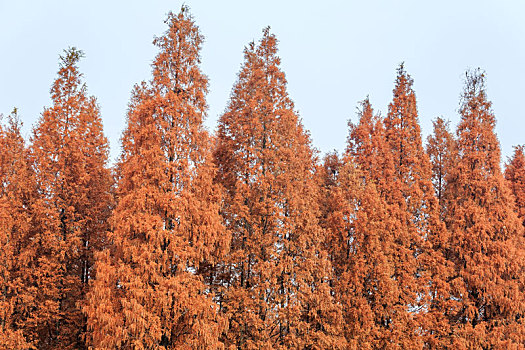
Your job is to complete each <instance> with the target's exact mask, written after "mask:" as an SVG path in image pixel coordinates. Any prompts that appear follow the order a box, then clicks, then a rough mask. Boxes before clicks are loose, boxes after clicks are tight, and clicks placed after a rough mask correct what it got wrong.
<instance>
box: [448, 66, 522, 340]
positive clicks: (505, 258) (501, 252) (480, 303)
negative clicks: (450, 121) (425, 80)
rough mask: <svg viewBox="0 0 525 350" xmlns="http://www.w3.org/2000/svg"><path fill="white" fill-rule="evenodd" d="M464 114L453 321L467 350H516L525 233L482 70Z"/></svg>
mask: <svg viewBox="0 0 525 350" xmlns="http://www.w3.org/2000/svg"><path fill="white" fill-rule="evenodd" d="M460 114H461V121H460V123H459V126H458V130H457V141H458V151H459V161H458V163H457V166H456V167H455V168H454V171H453V174H452V176H451V177H450V180H449V183H448V185H447V186H448V189H447V191H450V192H451V193H452V194H453V195H452V196H451V199H450V202H449V204H448V205H447V206H448V207H447V225H448V227H449V230H450V232H451V244H450V253H449V258H450V259H451V260H452V261H453V262H454V263H455V274H454V279H453V280H451V284H454V285H457V286H458V287H459V288H458V289H457V290H456V291H455V297H456V298H457V299H458V300H459V301H460V303H461V308H460V309H459V310H458V312H457V313H456V314H454V315H451V323H452V325H453V326H454V328H455V334H457V335H459V336H460V337H461V338H462V341H461V345H462V346H463V347H464V348H469V349H473V348H479V349H481V348H483V349H494V348H513V347H515V348H518V347H519V344H521V345H523V344H524V340H525V338H524V333H523V315H524V311H525V303H524V295H525V294H524V286H525V284H524V277H523V276H525V275H524V265H523V227H522V226H521V225H520V222H519V220H518V218H517V216H516V214H515V213H514V211H513V205H514V203H513V199H512V196H511V194H510V191H509V189H508V187H507V185H506V183H505V179H504V177H503V174H502V172H501V169H500V148H499V142H498V140H497V137H496V134H495V133H494V127H495V123H496V120H495V117H494V113H493V112H492V108H491V102H490V101H489V100H488V99H487V94H486V90H485V75H484V73H483V72H482V71H480V70H475V71H469V72H467V75H466V81H465V88H464V92H463V96H462V103H461V108H460ZM463 286H464V287H463Z"/></svg>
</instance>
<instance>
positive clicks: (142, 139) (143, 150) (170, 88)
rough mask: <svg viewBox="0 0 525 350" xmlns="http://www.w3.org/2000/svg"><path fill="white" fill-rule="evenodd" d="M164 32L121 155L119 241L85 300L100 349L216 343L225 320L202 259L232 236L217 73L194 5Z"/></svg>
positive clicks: (138, 90) (137, 94)
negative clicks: (214, 102) (207, 69)
mask: <svg viewBox="0 0 525 350" xmlns="http://www.w3.org/2000/svg"><path fill="white" fill-rule="evenodd" d="M166 24H167V25H168V29H167V31H166V32H165V33H164V35H162V36H161V37H158V38H155V40H154V44H155V45H156V46H157V47H158V48H159V53H158V54H157V56H156V57H155V60H154V62H153V78H152V79H151V81H150V83H149V84H146V83H143V84H142V85H140V86H136V87H135V91H134V93H133V96H132V99H131V103H130V106H129V112H128V121H127V128H126V130H125V131H124V135H123V138H122V155H121V159H120V161H119V164H118V176H119V181H118V188H117V191H116V194H117V198H118V204H117V206H116V208H115V210H114V213H113V216H112V219H111V222H112V228H113V229H112V232H111V233H110V240H111V242H112V246H111V248H110V250H109V251H107V252H105V253H104V254H102V255H101V257H100V263H99V264H98V274H97V280H96V281H95V283H94V287H93V291H92V293H91V294H90V300H89V305H88V306H87V307H86V308H85V311H86V313H87V315H88V319H89V321H88V324H89V329H90V332H91V333H90V344H91V345H92V346H93V347H95V348H122V349H166V348H170V349H171V348H181V349H182V348H187V349H211V348H220V347H222V345H221V344H220V343H219V342H218V336H219V331H220V329H221V322H220V319H219V317H218V314H217V311H216V307H215V306H216V305H215V303H214V301H213V296H214V295H213V293H211V292H210V289H209V287H207V286H206V285H205V284H204V282H203V277H202V276H201V275H200V270H199V268H200V266H201V265H202V264H205V265H210V264H211V265H213V264H216V263H217V262H219V261H220V260H219V257H220V256H221V255H222V253H223V252H224V251H225V249H226V248H227V246H224V242H226V243H227V242H228V239H227V237H226V236H224V228H223V226H222V223H221V218H220V215H219V205H220V198H221V197H220V190H219V188H218V187H217V186H216V185H214V184H213V181H212V180H213V178H214V168H213V167H212V160H211V152H210V146H211V141H210V139H209V136H208V133H207V132H206V130H205V129H204V127H203V120H204V118H205V114H206V109H207V105H206V100H205V96H206V93H207V91H208V79H207V77H206V76H205V75H204V74H202V72H201V70H200V48H201V44H202V41H203V37H202V35H201V34H200V33H199V30H198V27H197V26H196V25H195V23H194V21H193V18H192V16H191V15H190V13H189V11H188V8H187V7H185V6H183V7H182V9H181V11H180V12H179V13H178V14H173V13H169V14H168V17H167V20H166Z"/></svg>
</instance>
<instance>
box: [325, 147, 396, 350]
mask: <svg viewBox="0 0 525 350" xmlns="http://www.w3.org/2000/svg"><path fill="white" fill-rule="evenodd" d="M320 170H321V171H320V176H321V178H320V182H321V184H322V188H323V194H324V196H323V197H322V198H323V200H322V202H321V203H322V213H321V214H322V215H321V218H322V220H321V223H322V224H323V226H324V227H325V228H326V231H327V235H326V248H327V250H328V252H329V256H330V260H331V263H332V265H333V267H334V272H335V276H334V278H333V282H332V283H333V286H334V288H333V289H334V293H335V299H336V302H337V303H340V304H341V305H342V308H343V316H344V335H345V337H346V340H347V342H348V347H349V348H351V349H383V348H388V347H390V346H391V344H392V340H393V338H394V336H393V335H392V333H391V330H390V329H389V322H390V321H391V319H392V317H393V312H394V309H395V304H394V301H393V298H392V295H394V294H396V293H397V288H398V286H397V284H396V282H395V280H394V279H393V278H392V277H391V276H392V275H393V274H394V269H393V265H392V260H393V255H394V249H395V245H394V242H393V240H392V235H389V234H388V233H387V232H388V231H387V230H388V226H389V217H388V212H387V206H386V205H385V202H384V200H383V199H382V198H381V197H380V195H379V193H378V192H377V191H376V189H375V188H376V186H375V184H374V183H373V182H370V181H364V180H365V176H366V174H365V173H364V172H363V171H361V170H360V169H359V168H358V167H357V166H356V162H355V161H354V160H353V159H352V158H351V156H349V155H348V154H347V155H346V156H345V159H344V161H341V160H339V159H338V157H337V155H336V154H329V155H328V156H327V157H325V162H324V167H321V169H320Z"/></svg>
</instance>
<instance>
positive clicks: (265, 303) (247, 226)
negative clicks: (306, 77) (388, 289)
mask: <svg viewBox="0 0 525 350" xmlns="http://www.w3.org/2000/svg"><path fill="white" fill-rule="evenodd" d="M244 57H245V60H244V64H243V66H242V68H241V71H240V73H239V75H238V80H237V82H236V84H235V85H234V88H233V91H232V94H231V98H230V101H229V103H228V106H227V108H226V112H225V113H224V114H223V115H222V116H221V117H220V120H219V128H218V141H217V142H218V146H217V150H216V163H217V166H218V168H219V173H218V177H217V178H218V181H219V182H220V183H221V184H223V186H224V187H225V189H226V191H227V195H226V200H225V205H224V209H223V212H224V218H225V222H226V223H227V228H228V230H229V231H230V232H231V235H232V241H231V254H230V255H229V260H228V261H227V263H228V266H229V271H230V273H229V274H227V275H226V276H225V280H224V282H223V283H224V285H226V286H227V291H226V292H225V294H224V297H223V300H222V302H221V305H222V311H223V313H224V314H225V315H227V317H228V326H229V330H228V333H226V334H225V335H224V337H223V338H224V341H225V343H226V344H227V345H228V346H230V345H231V346H237V347H239V348H246V349H255V348H264V349H276V348H309V347H313V346H318V347H321V348H330V347H337V346H344V342H343V340H344V338H343V337H342V336H341V333H340V323H341V317H340V308H339V306H338V305H336V304H335V303H334V300H333V298H332V296H331V292H330V286H329V283H328V280H329V279H330V277H331V267H330V263H329V261H328V259H327V257H326V254H325V252H324V251H323V250H322V249H321V241H322V240H323V230H322V229H321V227H320V226H319V223H318V219H317V218H318V215H319V206H318V198H319V190H318V187H317V184H316V181H315V177H314V170H315V157H314V153H313V151H312V149H311V146H310V139H309V136H308V134H307V132H306V131H305V130H304V128H303V126H302V124H301V122H300V120H299V118H298V116H297V114H296V112H295V111H294V109H293V108H294V107H293V103H292V101H291V99H290V98H289V96H288V93H287V91H286V79H285V75H284V73H283V72H282V71H281V69H280V58H279V57H278V56H277V39H276V38H275V36H274V35H272V34H271V33H270V30H269V28H266V29H264V31H263V37H262V39H261V40H260V42H259V43H258V44H257V45H256V44H255V43H253V42H252V43H250V44H249V45H248V47H246V48H245V50H244Z"/></svg>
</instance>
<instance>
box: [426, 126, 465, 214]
mask: <svg viewBox="0 0 525 350" xmlns="http://www.w3.org/2000/svg"><path fill="white" fill-rule="evenodd" d="M432 123H433V125H434V133H433V134H432V135H429V136H428V138H427V149H426V151H427V154H428V157H429V158H430V162H431V164H432V184H433V185H434V191H435V193H436V197H437V199H438V203H439V208H440V217H441V220H444V218H445V212H446V206H445V203H446V202H447V200H446V187H447V186H446V185H447V178H448V177H449V175H450V173H451V171H452V169H453V168H454V167H455V166H456V162H457V154H456V153H457V152H456V141H455V140H454V136H453V135H452V133H451V132H450V130H449V122H448V121H445V120H444V119H443V118H439V117H438V118H436V120H434V121H433V122H432Z"/></svg>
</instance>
